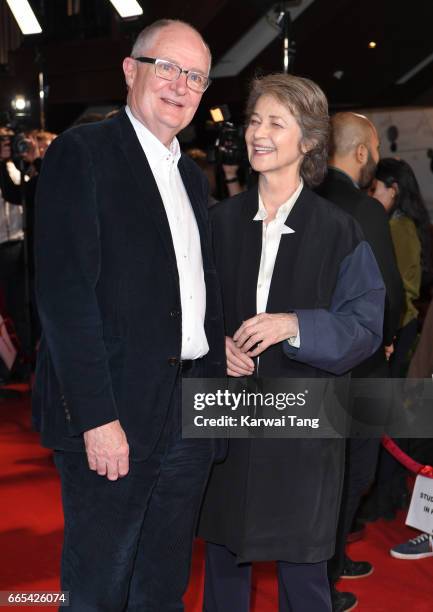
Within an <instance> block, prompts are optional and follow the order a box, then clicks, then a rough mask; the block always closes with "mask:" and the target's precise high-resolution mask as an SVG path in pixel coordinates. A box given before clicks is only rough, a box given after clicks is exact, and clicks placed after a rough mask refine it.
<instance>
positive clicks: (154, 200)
mask: <svg viewBox="0 0 433 612" xmlns="http://www.w3.org/2000/svg"><path fill="white" fill-rule="evenodd" d="M118 119H119V127H120V133H121V137H120V147H121V149H122V150H123V153H124V155H125V156H126V158H127V160H128V165H129V167H130V168H131V171H132V174H133V175H134V177H135V180H136V183H137V186H138V188H139V194H140V197H138V198H137V199H135V200H134V202H133V203H132V204H133V205H134V206H135V207H136V210H137V213H138V215H140V216H142V215H143V214H146V213H149V215H150V216H151V218H152V219H153V222H154V224H155V227H156V229H157V231H158V232H159V235H160V236H161V241H162V243H163V245H164V249H165V251H166V254H167V258H168V261H169V263H170V268H171V271H172V273H173V274H174V276H175V279H176V282H177V284H178V283H179V277H178V272H177V264H176V255H175V252H174V246H173V240H172V237H171V232H170V226H169V224H168V219H167V215H166V212H165V208H164V204H163V202H162V198H161V195H160V193H159V190H158V186H157V184H156V181H155V178H154V176H153V174H152V171H151V169H150V166H149V163H148V161H147V158H146V155H145V154H144V151H143V149H142V147H141V145H140V142H139V140H138V138H137V135H136V133H135V131H134V128H133V127H132V124H131V122H130V121H129V119H128V117H127V115H126V113H125V111H124V110H123V111H121V112H120V113H119V115H118Z"/></svg>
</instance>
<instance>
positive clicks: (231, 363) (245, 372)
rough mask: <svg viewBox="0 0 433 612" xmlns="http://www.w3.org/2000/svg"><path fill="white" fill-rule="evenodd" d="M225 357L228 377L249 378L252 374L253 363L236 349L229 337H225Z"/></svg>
mask: <svg viewBox="0 0 433 612" xmlns="http://www.w3.org/2000/svg"><path fill="white" fill-rule="evenodd" d="M226 357H227V374H228V375H229V376H251V374H252V373H253V372H254V361H253V360H252V359H251V357H248V355H245V353H243V352H242V351H241V350H240V349H238V347H237V346H236V344H235V343H234V342H233V340H232V338H229V336H226Z"/></svg>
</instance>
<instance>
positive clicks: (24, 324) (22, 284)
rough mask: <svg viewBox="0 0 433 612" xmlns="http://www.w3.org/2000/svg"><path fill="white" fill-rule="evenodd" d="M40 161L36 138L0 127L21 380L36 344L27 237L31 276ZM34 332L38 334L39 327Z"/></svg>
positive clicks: (0, 174)
mask: <svg viewBox="0 0 433 612" xmlns="http://www.w3.org/2000/svg"><path fill="white" fill-rule="evenodd" d="M13 144H14V148H15V150H17V152H18V153H19V157H20V158H21V159H22V160H24V162H25V172H26V175H25V177H24V189H23V190H22V189H21V185H20V184H21V172H20V170H19V169H18V168H17V166H16V165H15V163H14V161H13V159H12V158H13V152H12V145H13ZM40 163H41V154H40V151H39V147H38V142H37V140H36V138H35V137H33V136H26V135H24V134H18V135H17V136H14V132H13V131H12V130H11V129H10V128H6V127H0V284H1V287H2V289H3V292H4V297H5V302H6V308H7V315H8V316H9V317H10V319H12V321H13V324H14V329H15V333H16V337H17V340H16V344H17V346H18V348H19V349H20V351H19V352H20V353H21V356H20V357H19V358H18V360H17V363H16V364H15V366H14V374H15V376H16V378H17V379H20V378H22V377H23V369H25V368H23V361H22V356H30V355H31V352H32V347H33V346H34V344H35V342H34V340H33V339H32V338H31V337H30V330H29V329H28V315H27V312H26V308H27V305H26V269H25V256H24V248H25V247H24V240H25V239H26V240H27V249H28V253H29V261H28V267H29V277H30V279H31V278H32V277H33V261H32V255H31V254H32V252H33V249H32V243H33V240H32V229H33V212H34V211H33V203H34V195H35V189H36V184H37V177H38V174H39V168H40ZM23 196H24V200H25V204H26V217H27V219H26V220H27V231H26V230H25V227H24V211H23V207H22V203H23ZM25 234H26V235H25ZM30 282H31V281H30ZM4 314H6V313H4ZM32 318H33V319H35V315H34V313H32ZM33 327H34V326H33ZM36 328H37V324H36ZM34 331H35V336H36V335H37V331H36V329H35V330H34Z"/></svg>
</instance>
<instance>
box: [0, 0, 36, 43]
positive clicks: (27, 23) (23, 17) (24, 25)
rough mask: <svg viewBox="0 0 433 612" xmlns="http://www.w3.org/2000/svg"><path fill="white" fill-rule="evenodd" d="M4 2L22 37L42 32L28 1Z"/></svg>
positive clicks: (8, 0)
mask: <svg viewBox="0 0 433 612" xmlns="http://www.w3.org/2000/svg"><path fill="white" fill-rule="evenodd" d="M6 2H7V3H8V5H9V8H10V9H11V11H12V14H13V16H14V17H15V20H16V22H17V24H18V26H19V28H20V30H21V32H22V33H23V34H24V35H26V34H40V33H41V32H42V28H41V26H40V25H39V22H38V20H37V19H36V15H35V14H34V12H33V9H32V7H31V6H30V4H29V3H28V0H6Z"/></svg>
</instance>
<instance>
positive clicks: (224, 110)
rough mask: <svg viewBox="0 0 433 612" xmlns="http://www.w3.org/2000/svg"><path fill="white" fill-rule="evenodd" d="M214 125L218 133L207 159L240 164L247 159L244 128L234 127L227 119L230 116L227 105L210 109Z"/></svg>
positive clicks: (228, 163)
mask: <svg viewBox="0 0 433 612" xmlns="http://www.w3.org/2000/svg"><path fill="white" fill-rule="evenodd" d="M210 114H211V117H212V120H213V122H214V125H216V126H217V129H218V135H217V138H216V141H215V144H214V147H213V150H212V153H211V158H212V159H210V160H209V161H213V162H216V163H219V164H227V165H233V166H241V165H243V164H245V163H246V162H247V161H248V156H247V150H246V146H245V138H244V128H243V127H242V126H239V127H236V126H235V124H234V123H232V122H231V121H229V119H230V118H231V116H230V111H229V109H228V107H227V105H225V104H224V105H222V106H218V107H215V108H211V109H210Z"/></svg>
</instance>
